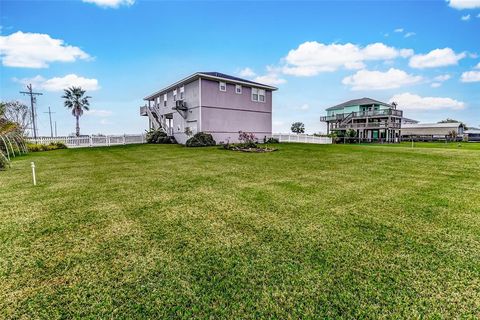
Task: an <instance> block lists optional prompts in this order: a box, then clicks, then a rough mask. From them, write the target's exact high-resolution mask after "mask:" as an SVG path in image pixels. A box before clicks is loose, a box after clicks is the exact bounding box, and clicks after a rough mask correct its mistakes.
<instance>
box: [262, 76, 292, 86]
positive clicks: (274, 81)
mask: <svg viewBox="0 0 480 320" xmlns="http://www.w3.org/2000/svg"><path fill="white" fill-rule="evenodd" d="M254 81H255V82H258V83H263V84H268V85H272V86H275V85H278V84H282V83H285V82H287V80H285V79H283V78H280V76H279V75H278V74H276V73H267V74H266V75H263V76H258V77H256V78H255V79H254Z"/></svg>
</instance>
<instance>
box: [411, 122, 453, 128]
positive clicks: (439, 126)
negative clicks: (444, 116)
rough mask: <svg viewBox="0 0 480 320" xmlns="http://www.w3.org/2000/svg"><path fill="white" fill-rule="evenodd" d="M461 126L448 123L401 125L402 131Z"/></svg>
mask: <svg viewBox="0 0 480 320" xmlns="http://www.w3.org/2000/svg"><path fill="white" fill-rule="evenodd" d="M461 125H462V123H461V122H448V123H415V124H413V123H406V124H402V129H403V128H405V129H417V128H418V129H420V128H458V127H460V126H461Z"/></svg>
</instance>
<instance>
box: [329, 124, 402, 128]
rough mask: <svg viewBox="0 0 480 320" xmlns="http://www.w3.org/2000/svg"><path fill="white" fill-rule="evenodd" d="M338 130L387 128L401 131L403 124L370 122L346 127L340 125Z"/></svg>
mask: <svg viewBox="0 0 480 320" xmlns="http://www.w3.org/2000/svg"><path fill="white" fill-rule="evenodd" d="M337 128H339V129H376V128H385V129H400V128H401V124H400V123H397V122H390V123H389V122H368V123H364V122H362V123H348V124H345V125H340V126H338V127H337Z"/></svg>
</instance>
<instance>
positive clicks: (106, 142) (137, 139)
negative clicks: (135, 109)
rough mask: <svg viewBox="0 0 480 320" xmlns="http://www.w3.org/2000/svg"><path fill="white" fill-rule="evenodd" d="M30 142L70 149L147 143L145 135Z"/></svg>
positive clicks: (83, 137) (40, 138) (85, 137)
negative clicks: (56, 144)
mask: <svg viewBox="0 0 480 320" xmlns="http://www.w3.org/2000/svg"><path fill="white" fill-rule="evenodd" d="M28 142H31V143H39V144H49V143H50V142H63V143H65V144H66V145H67V147H69V148H82V147H101V146H103V147H104V146H116V145H122V144H135V143H145V142H146V141H145V134H123V135H111V136H82V137H53V138H52V137H38V138H37V139H33V138H30V139H28Z"/></svg>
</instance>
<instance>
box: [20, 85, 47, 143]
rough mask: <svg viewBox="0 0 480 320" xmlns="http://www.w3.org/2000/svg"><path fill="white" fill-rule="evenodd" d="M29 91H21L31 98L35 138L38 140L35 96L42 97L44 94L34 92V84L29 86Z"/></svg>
mask: <svg viewBox="0 0 480 320" xmlns="http://www.w3.org/2000/svg"><path fill="white" fill-rule="evenodd" d="M27 89H28V91H20V93H22V94H26V95H29V96H30V106H31V108H32V125H33V138H34V139H37V124H36V123H35V102H36V100H37V99H36V98H35V96H40V95H42V94H43V93H40V92H33V90H32V84H29V85H27Z"/></svg>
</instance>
